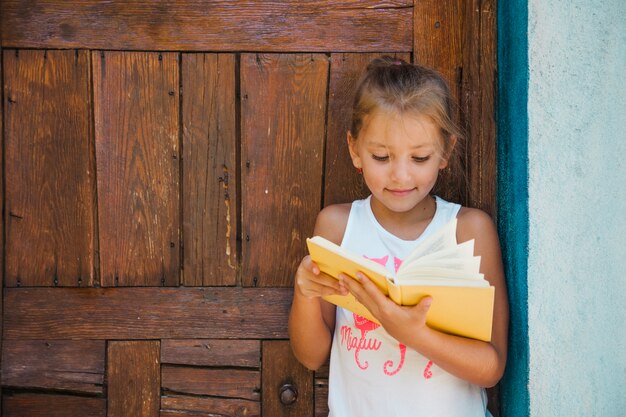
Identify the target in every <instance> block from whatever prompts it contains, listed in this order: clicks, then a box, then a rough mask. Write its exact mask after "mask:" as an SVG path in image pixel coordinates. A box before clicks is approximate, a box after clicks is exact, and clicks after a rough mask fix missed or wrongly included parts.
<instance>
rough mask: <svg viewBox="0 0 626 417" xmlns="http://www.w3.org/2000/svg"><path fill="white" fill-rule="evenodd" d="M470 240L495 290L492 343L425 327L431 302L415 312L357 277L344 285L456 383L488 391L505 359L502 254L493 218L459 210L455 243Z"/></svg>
mask: <svg viewBox="0 0 626 417" xmlns="http://www.w3.org/2000/svg"><path fill="white" fill-rule="evenodd" d="M470 239H475V246H474V251H475V255H479V256H481V266H480V271H481V272H482V273H484V274H485V279H487V280H488V281H489V283H490V284H491V285H493V286H494V287H495V300H494V313H493V328H492V335H491V342H483V341H480V340H474V339H468V338H464V337H459V336H453V335H449V334H446V333H443V332H439V331H437V330H434V329H431V328H430V327H428V326H427V325H426V313H427V312H428V308H429V307H430V301H431V299H430V298H429V297H426V298H425V299H423V300H421V301H420V303H419V304H418V305H416V306H414V307H400V306H398V305H397V304H395V303H394V302H393V301H391V300H390V299H389V298H387V297H385V296H384V295H383V294H382V293H381V292H380V291H379V290H378V288H377V287H376V285H374V284H373V283H372V282H371V281H370V280H368V279H367V278H366V277H362V278H361V283H360V284H359V283H358V282H357V281H355V280H352V279H350V278H347V277H345V278H344V279H342V281H343V282H344V284H345V285H346V287H348V290H350V292H352V293H353V294H354V295H355V297H356V298H357V300H359V301H361V302H362V303H363V304H364V305H365V306H366V307H367V308H368V309H369V310H370V312H371V313H372V314H373V315H374V316H375V317H376V318H377V319H378V320H380V322H381V324H382V325H383V327H384V328H385V329H386V330H387V332H388V333H389V334H391V335H392V336H393V337H395V338H396V339H397V340H398V341H399V342H401V343H403V344H405V345H407V346H408V347H410V348H413V349H415V350H416V351H418V352H419V353H421V354H422V355H424V356H425V357H427V358H429V359H430V360H432V361H433V362H434V363H436V364H437V365H438V366H439V367H441V368H443V369H445V370H446V371H447V372H449V373H451V374H453V375H455V376H457V377H459V378H462V379H464V380H466V381H469V382H471V383H473V384H475V385H479V386H483V387H491V386H493V385H495V384H496V383H497V382H498V381H499V380H500V378H501V377H502V374H503V373H504V366H505V364H506V356H507V333H508V323H509V307H508V299H507V291H506V284H505V281H504V269H503V265H502V255H501V252H500V244H499V241H498V234H497V231H496V227H495V225H494V224H493V221H492V220H491V218H490V217H489V216H488V215H487V214H486V213H484V212H482V211H480V210H477V209H468V208H463V209H461V212H460V213H459V216H458V227H457V240H458V242H459V243H461V242H465V241H467V240H470ZM342 278H343V277H342Z"/></svg>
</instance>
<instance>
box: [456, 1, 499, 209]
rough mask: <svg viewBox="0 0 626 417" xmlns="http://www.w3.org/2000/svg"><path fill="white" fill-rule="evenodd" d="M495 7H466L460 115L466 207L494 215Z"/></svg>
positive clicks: (491, 4)
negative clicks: (463, 119)
mask: <svg viewBox="0 0 626 417" xmlns="http://www.w3.org/2000/svg"><path fill="white" fill-rule="evenodd" d="M495 17H496V5H495V0H489V1H487V0H483V1H478V0H473V1H470V2H468V3H467V4H466V10H465V24H464V46H463V68H464V70H463V74H464V76H463V97H462V106H463V113H464V115H465V117H466V126H467V131H468V133H469V134H468V137H469V138H470V140H468V143H467V145H468V146H467V170H468V186H469V190H468V196H469V197H468V198H469V204H470V205H471V206H473V207H478V208H481V209H483V210H485V211H487V212H488V213H489V214H491V215H492V216H495V214H496V212H495V210H496V195H495V193H496V167H497V164H496V128H495V126H496V122H495V94H496V91H495V74H496V21H495V20H496V19H495Z"/></svg>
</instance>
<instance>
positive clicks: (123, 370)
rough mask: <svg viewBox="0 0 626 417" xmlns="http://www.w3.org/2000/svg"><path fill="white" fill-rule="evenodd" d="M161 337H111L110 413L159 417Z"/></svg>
mask: <svg viewBox="0 0 626 417" xmlns="http://www.w3.org/2000/svg"><path fill="white" fill-rule="evenodd" d="M159 368H160V363H159V342H158V341H112V342H109V344H108V348H107V417H128V416H133V417H158V416H159V410H160V399H161V396H160V387H161V373H160V369H159Z"/></svg>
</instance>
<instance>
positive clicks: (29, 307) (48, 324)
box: [4, 287, 293, 340]
mask: <svg viewBox="0 0 626 417" xmlns="http://www.w3.org/2000/svg"><path fill="white" fill-rule="evenodd" d="M292 293H293V291H292V290H291V289H289V288H267V289H252V288H229V287H216V288H99V289H98V288H11V289H5V300H4V302H5V304H4V306H5V310H4V314H5V322H4V337H5V339H46V340H54V339H98V340H100V339H105V340H110V339H118V340H119V339H191V338H198V339H207V338H220V339H227V338H237V339H286V338H287V337H288V335H287V318H288V315H289V308H290V306H291V298H292ZM129 306H132V308H131V309H130V310H129Z"/></svg>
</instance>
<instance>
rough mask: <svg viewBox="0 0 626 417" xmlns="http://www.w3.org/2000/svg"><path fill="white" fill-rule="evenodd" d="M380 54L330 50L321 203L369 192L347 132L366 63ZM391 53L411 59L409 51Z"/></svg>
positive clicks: (349, 199) (334, 201)
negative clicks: (357, 170) (323, 180)
mask: <svg viewBox="0 0 626 417" xmlns="http://www.w3.org/2000/svg"><path fill="white" fill-rule="evenodd" d="M382 55H385V54H381V53H363V54H352V53H334V54H331V64H330V87H329V94H328V128H327V139H326V166H325V176H324V177H325V182H324V206H328V205H331V204H337V203H347V202H351V201H354V200H356V199H359V198H363V197H365V196H367V195H368V194H369V191H368V189H367V187H366V186H365V183H364V182H363V178H362V176H360V175H358V174H357V172H356V169H355V168H354V166H352V161H351V160H350V154H349V152H348V144H347V141H346V137H347V136H346V135H347V132H348V130H349V129H350V123H351V120H352V107H353V102H354V94H355V92H356V86H357V82H358V80H359V78H360V77H361V75H362V74H363V72H364V71H365V69H366V67H367V64H368V63H369V62H370V61H371V60H372V59H374V58H377V57H379V56H382ZM390 55H393V56H396V57H398V58H402V59H404V60H405V61H407V62H408V61H410V60H411V55H410V54H409V53H402V54H400V53H398V54H390Z"/></svg>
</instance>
